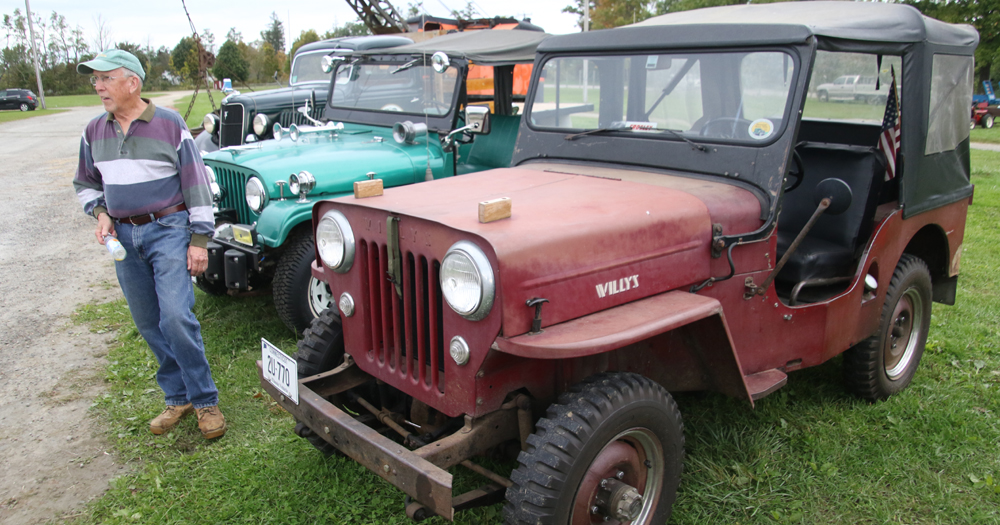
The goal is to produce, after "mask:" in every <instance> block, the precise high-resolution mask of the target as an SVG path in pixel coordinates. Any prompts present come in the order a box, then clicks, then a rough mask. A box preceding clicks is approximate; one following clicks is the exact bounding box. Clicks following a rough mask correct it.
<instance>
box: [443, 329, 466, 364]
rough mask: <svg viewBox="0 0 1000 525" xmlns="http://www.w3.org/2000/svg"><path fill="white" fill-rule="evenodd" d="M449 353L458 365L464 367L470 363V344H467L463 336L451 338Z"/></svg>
mask: <svg viewBox="0 0 1000 525" xmlns="http://www.w3.org/2000/svg"><path fill="white" fill-rule="evenodd" d="M448 353H449V354H450V355H451V358H452V359H454V360H455V364H456V365H459V366H462V365H464V364H465V363H468V362H469V354H470V352H469V343H466V342H465V339H463V338H462V336H460V335H456V336H455V337H452V338H451V344H449V345H448Z"/></svg>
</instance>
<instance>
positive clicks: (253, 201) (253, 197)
mask: <svg viewBox="0 0 1000 525" xmlns="http://www.w3.org/2000/svg"><path fill="white" fill-rule="evenodd" d="M245 189H246V194H247V206H250V209H251V210H253V212H254V213H260V211H261V210H263V209H264V205H265V204H267V190H266V189H264V183H263V182H261V181H260V179H258V178H257V177H250V180H248V181H247V186H246V188H245Z"/></svg>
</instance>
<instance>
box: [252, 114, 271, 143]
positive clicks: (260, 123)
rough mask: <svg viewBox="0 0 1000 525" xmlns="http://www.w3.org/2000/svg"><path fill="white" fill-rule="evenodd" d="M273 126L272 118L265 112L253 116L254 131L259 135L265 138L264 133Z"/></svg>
mask: <svg viewBox="0 0 1000 525" xmlns="http://www.w3.org/2000/svg"><path fill="white" fill-rule="evenodd" d="M270 127H271V119H269V118H267V115H265V114H263V113H257V116H256V117H254V118H253V132H254V133H256V134H257V136H258V137H261V138H263V137H264V134H265V133H267V130H268V129H269V128H270Z"/></svg>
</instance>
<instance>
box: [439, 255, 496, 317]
mask: <svg viewBox="0 0 1000 525" xmlns="http://www.w3.org/2000/svg"><path fill="white" fill-rule="evenodd" d="M495 292H496V283H495V282H494V280H493V267H492V266H490V261H489V259H487V258H486V254H485V253H483V251H482V250H480V249H479V247H478V246H476V245H475V244H473V243H471V242H469V241H458V242H456V243H455V244H453V245H452V247H451V248H449V249H448V253H446V254H445V256H444V260H443V261H442V262H441V293H442V294H444V298H445V300H446V301H447V302H448V306H450V307H451V309H452V310H454V311H455V313H457V314H459V315H461V316H462V317H464V318H466V319H469V320H471V321H478V320H480V319H483V318H484V317H486V316H487V315H488V314H489V313H490V308H492V307H493V299H494V297H495Z"/></svg>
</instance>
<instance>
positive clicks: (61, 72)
mask: <svg viewBox="0 0 1000 525" xmlns="http://www.w3.org/2000/svg"><path fill="white" fill-rule="evenodd" d="M32 19H33V20H32V22H33V26H34V32H35V44H36V48H37V50H38V62H39V64H38V66H39V69H40V71H41V76H42V84H43V86H44V88H45V94H46V95H76V94H88V93H93V87H92V86H91V85H90V81H89V80H88V79H87V77H85V76H84V75H80V74H77V72H76V65H77V64H79V63H80V62H85V61H87V60H90V59H92V58H94V56H96V54H97V53H98V52H100V51H102V50H105V49H110V48H118V49H123V50H126V51H128V52H130V53H132V54H134V55H135V56H136V57H137V58H138V59H139V61H140V62H141V63H142V65H143V68H144V69H145V70H146V80H145V82H144V86H143V89H144V90H146V91H153V90H162V89H167V88H169V87H171V86H176V85H182V86H187V87H190V86H193V82H195V81H196V80H197V79H198V78H199V75H198V69H199V57H198V45H197V43H196V41H195V39H194V35H192V36H187V37H184V38H182V39H181V40H180V41H179V42H178V43H177V44H176V45H175V46H174V47H173V48H170V47H167V46H160V47H158V48H153V47H152V46H151V45H149V43H147V44H146V45H145V46H143V45H142V44H137V43H133V42H127V41H115V39H114V37H113V33H112V31H111V30H110V27H109V25H108V23H107V22H106V21H105V20H103V19H102V18H101V17H100V16H98V17H97V19H96V26H97V27H96V31H94V32H93V33H91V34H90V35H89V38H88V35H87V34H85V32H84V30H83V28H82V27H81V26H80V25H71V24H70V23H68V22H67V20H66V17H65V16H63V15H60V14H58V13H57V12H55V11H53V12H52V13H51V15H50V16H49V17H48V18H45V17H43V16H42V15H41V14H39V13H37V12H33V13H32ZM0 28H2V30H3V32H4V33H5V42H4V44H3V45H4V47H3V49H2V50H0V88H21V89H35V86H36V82H35V69H34V65H33V63H32V60H31V44H30V42H31V40H30V36H29V29H28V19H27V17H26V15H25V13H24V12H23V11H22V10H21V9H20V8H15V9H14V12H13V13H12V14H4V15H3V23H2V26H0ZM363 34H368V29H367V28H366V27H365V26H364V24H362V23H361V22H353V23H348V24H345V25H344V26H341V27H334V28H333V29H331V30H329V31H326V32H325V33H323V34H322V35H321V34H319V33H317V32H316V31H315V30H312V29H309V30H306V31H303V32H302V33H301V34H300V35H299V37H298V38H296V39H295V40H294V41H293V42H292V49H291V55H292V56H294V54H295V51H296V50H297V49H298V48H299V47H301V46H302V45H303V44H306V43H309V42H314V41H317V40H320V39H321V38H334V37H339V36H355V35H363ZM199 40H201V44H202V46H203V47H204V48H205V50H206V51H208V52H210V53H213V54H214V53H216V51H217V52H218V54H217V56H216V59H215V65H214V67H212V68H210V69H209V71H208V73H209V74H210V75H211V76H214V77H215V78H219V79H221V78H232V79H233V80H234V81H235V82H239V83H244V84H246V83H266V82H272V81H273V78H274V74H275V72H277V73H278V80H279V81H282V82H284V81H286V80H287V77H288V72H289V69H290V66H291V61H290V60H288V57H287V56H286V54H285V52H284V49H285V30H284V26H283V24H282V22H281V20H280V19H279V18H278V15H277V14H275V13H271V19H270V21H269V22H268V23H267V24H266V26H265V28H264V30H262V31H261V32H260V38H258V39H254V40H252V41H246V40H244V38H243V35H242V33H240V32H239V31H237V30H236V28H232V29H230V30H229V33H228V34H227V35H226V41H225V42H224V43H223V44H222V46H221V47H219V48H218V50H217V49H216V46H215V35H213V34H212V32H211V31H208V30H205V31H203V32H202V33H201V34H200V35H199Z"/></svg>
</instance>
